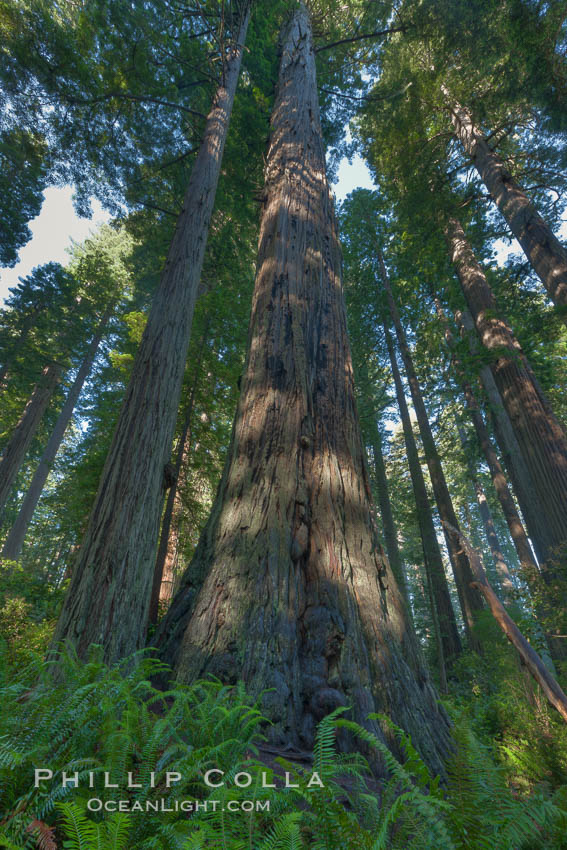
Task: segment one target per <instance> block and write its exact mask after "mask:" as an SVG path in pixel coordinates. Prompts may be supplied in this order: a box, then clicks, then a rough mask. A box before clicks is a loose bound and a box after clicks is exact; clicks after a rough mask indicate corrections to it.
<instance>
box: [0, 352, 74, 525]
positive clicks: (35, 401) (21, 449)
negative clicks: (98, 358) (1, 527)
mask: <svg viewBox="0 0 567 850" xmlns="http://www.w3.org/2000/svg"><path fill="white" fill-rule="evenodd" d="M60 376H61V367H60V365H59V364H58V363H50V364H49V365H48V366H46V367H45V368H44V369H43V372H42V374H41V378H40V379H39V381H38V382H37V384H36V385H35V387H34V389H33V392H32V394H31V396H30V397H29V400H28V403H27V404H26V407H25V410H24V412H23V413H22V415H21V417H20V420H19V422H18V424H17V425H16V427H15V429H14V431H13V433H12V436H11V437H10V440H9V442H8V444H7V446H6V448H5V449H4V453H3V455H2V459H1V460H0V523H1V522H2V518H3V516H4V511H5V509H6V503H7V501H8V499H9V497H10V493H11V491H12V487H13V486H14V483H15V481H16V477H17V475H18V472H19V471H20V467H21V465H22V463H23V462H24V458H25V456H26V453H27V450H28V449H29V447H30V445H31V442H32V440H33V438H34V437H35V435H36V434H37V430H38V428H39V426H40V423H41V420H42V419H43V415H44V413H45V411H46V410H47V408H48V407H49V402H50V401H51V398H52V396H53V393H54V392H55V388H56V386H57V383H58V381H59V378H60Z"/></svg>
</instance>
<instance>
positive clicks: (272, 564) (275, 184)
mask: <svg viewBox="0 0 567 850" xmlns="http://www.w3.org/2000/svg"><path fill="white" fill-rule="evenodd" d="M280 43H281V45H282V52H281V63H280V73H279V82H278V89H277V94H276V101H275V105H274V110H273V113H272V134H271V143H270V148H269V153H268V159H267V165H266V173H265V180H266V193H265V197H266V202H265V206H264V209H263V215H262V223H261V229H260V242H259V249H258V265H257V274H256V283H255V290H254V297H253V304H252V317H251V324H250V333H249V348H248V357H247V363H246V368H245V373H244V376H243V380H242V392H241V397H240V401H239V405H238V410H237V414H236V420H235V424H234V429H233V437H232V441H231V446H230V449H229V456H228V460H227V465H226V467H225V471H224V474H223V478H222V481H221V485H220V488H219V492H218V494H217V498H216V500H215V503H214V505H213V508H212V511H211V515H210V518H209V521H208V523H207V526H206V528H205V530H204V532H203V534H202V537H201V540H200V543H199V545H198V547H197V551H196V553H195V557H194V559H193V562H192V564H191V565H190V567H189V568H188V570H187V572H186V574H185V576H184V578H183V580H182V585H181V588H180V590H179V591H178V593H177V595H176V597H175V599H174V600H173V603H172V605H171V607H170V609H169V611H168V613H167V614H166V616H165V618H164V619H163V620H162V622H161V624H160V627H159V628H158V634H157V643H158V645H159V646H160V648H161V654H162V657H163V658H164V659H165V660H167V661H170V662H173V664H174V665H175V669H176V672H177V676H178V678H179V679H180V680H181V681H192V680H194V679H196V678H198V677H201V676H203V675H207V674H210V673H212V674H216V675H217V676H219V677H220V678H221V679H222V680H224V681H229V682H234V681H236V680H237V679H239V678H240V679H243V680H244V682H245V684H246V686H247V688H248V689H249V691H250V692H251V693H256V694H257V693H259V692H260V691H262V690H264V689H265V688H272V689H273V690H272V691H271V692H270V693H267V694H265V697H264V711H265V712H267V713H268V715H269V716H270V719H271V720H272V723H273V725H272V726H270V728H269V730H268V734H269V736H270V738H271V739H272V740H274V741H279V742H282V743H284V742H285V743H295V744H299V745H301V746H312V744H313V736H314V730H315V725H316V723H317V721H318V720H319V719H320V718H321V717H323V715H325V714H326V713H328V712H329V711H331V710H332V709H333V708H335V707H336V706H338V705H343V704H344V705H350V706H353V709H352V711H353V715H354V717H355V719H356V720H357V721H359V722H361V723H363V724H364V725H365V726H367V727H369V728H372V729H374V731H375V732H376V733H377V734H378V735H379V736H380V737H381V738H382V739H383V740H384V739H386V740H388V743H389V744H390V745H391V746H392V747H393V748H395V747H396V744H395V743H394V742H393V741H392V739H391V737H389V736H388V733H386V734H385V733H384V732H383V731H382V730H381V729H380V727H379V723H378V722H377V721H375V720H369V719H367V717H368V713H369V712H372V711H376V710H379V711H380V710H382V711H383V710H385V711H387V712H388V714H389V715H390V716H391V717H392V718H393V719H394V720H395V722H396V723H399V724H400V725H401V726H402V727H403V728H405V729H407V730H408V731H410V730H411V734H412V740H413V742H414V744H415V745H416V746H417V748H418V749H419V750H420V751H421V752H422V754H423V755H424V757H425V759H426V760H427V762H428V763H429V764H434V765H436V769H437V768H438V767H440V761H439V756H440V755H441V753H443V752H444V750H445V747H446V729H447V727H446V722H445V720H444V718H443V716H442V713H440V711H439V709H438V707H437V705H436V703H435V697H434V692H433V690H432V687H431V685H430V682H429V680H428V678H427V673H426V670H425V667H424V665H423V661H422V658H421V654H420V652H419V650H418V647H417V642H416V639H415V636H414V634H413V630H412V629H411V627H410V625H409V622H408V619H407V614H406V606H405V604H404V602H403V599H402V597H401V595H400V592H399V590H398V588H397V586H396V582H395V579H394V576H393V573H392V571H391V568H390V566H389V564H388V562H387V559H386V558H385V557H384V555H383V553H382V550H381V547H380V545H379V543H378V540H377V536H376V529H375V526H374V522H373V518H372V510H371V504H370V487H369V482H368V478H367V474H366V466H365V463H364V450H363V446H362V441H361V437H360V430H359V425H358V420H357V414H356V404H355V396H354V385H353V373H352V365H351V358H350V352H349V346H348V339H347V330H346V317H345V308H344V300H343V294H342V285H341V277H340V267H341V256H340V247H339V243H338V238H337V233H336V223H335V216H334V210H333V200H332V197H331V194H330V192H329V187H328V184H327V178H326V173H325V151H324V147H323V141H322V136H321V126H320V120H319V105H318V101H317V84H316V76H315V54H314V50H313V44H312V36H311V25H310V19H309V13H308V11H307V9H306V7H305V5H304V4H303V3H299V4H298V5H297V6H296V8H295V10H294V12H293V15H292V18H291V20H290V22H289V24H288V25H287V26H286V28H285V30H284V32H283V34H282V39H281V42H280ZM441 769H442V768H441Z"/></svg>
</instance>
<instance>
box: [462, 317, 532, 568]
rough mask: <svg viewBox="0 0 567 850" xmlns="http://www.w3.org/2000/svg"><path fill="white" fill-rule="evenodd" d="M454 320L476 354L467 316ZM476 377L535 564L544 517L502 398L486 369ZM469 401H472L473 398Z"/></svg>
mask: <svg viewBox="0 0 567 850" xmlns="http://www.w3.org/2000/svg"><path fill="white" fill-rule="evenodd" d="M455 317H456V319H457V323H458V324H459V326H460V327H461V329H462V330H463V332H464V333H465V334H466V336H467V338H468V341H469V346H470V349H471V352H473V353H477V352H478V346H479V341H478V337H477V335H476V331H475V326H474V320H473V318H472V316H471V314H470V313H469V311H468V310H464V311H463V312H462V313H461V312H460V311H457V313H456V314H455ZM479 377H480V381H481V384H482V387H483V389H484V391H485V393H486V397H487V399H488V409H489V413H490V417H491V423H492V427H493V430H494V434H495V437H496V441H497V443H498V445H499V447H500V450H501V452H502V460H503V462H504V465H505V467H506V470H507V472H508V475H509V477H510V481H511V483H512V488H513V490H514V493H515V495H516V497H517V499H518V503H519V506H520V510H521V511H522V515H523V517H524V520H525V523H526V527H527V531H528V533H529V536H530V540H531V546H533V549H534V552H535V555H536V556H537V559H538V561H539V562H541V561H543V559H544V553H545V539H546V533H545V516H544V515H543V514H542V513H541V510H540V508H539V506H538V504H537V502H536V501H535V500H534V499H533V493H534V489H535V488H534V485H533V483H532V480H531V475H530V473H529V471H528V468H527V466H526V464H525V462H524V459H523V457H522V452H521V450H520V446H519V444H518V441H517V439H516V436H515V434H514V429H513V427H512V423H511V422H510V418H509V416H508V414H507V413H506V410H505V409H504V404H503V401H502V397H501V395H500V393H499V391H498V387H497V386H496V382H495V380H494V376H493V374H492V372H491V370H490V366H488V365H486V364H485V365H483V366H482V367H481V369H480V372H479ZM471 397H472V398H474V396H471ZM483 424H484V423H483ZM475 427H476V426H475Z"/></svg>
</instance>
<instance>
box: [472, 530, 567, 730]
mask: <svg viewBox="0 0 567 850" xmlns="http://www.w3.org/2000/svg"><path fill="white" fill-rule="evenodd" d="M458 534H459V536H460V538H461V540H462V543H463V546H464V548H465V549H466V551H467V553H468V556H469V559H470V562H471V566H472V568H473V571H474V576H475V579H476V581H475V584H476V586H477V587H478V589H479V591H480V592H481V593H482V595H483V596H484V598H485V599H486V601H487V603H488V607H489V608H490V611H491V613H492V615H493V617H494V619H495V620H496V622H497V623H498V625H499V626H500V628H501V629H502V631H503V632H504V634H505V635H506V637H507V638H508V640H509V641H510V643H511V644H512V646H513V647H514V649H515V650H516V651H517V652H518V654H519V656H520V658H521V659H522V661H523V662H524V664H525V665H526V667H527V668H528V670H529V671H530V673H531V674H532V676H533V677H534V679H535V681H536V682H537V683H538V685H539V686H540V687H541V689H542V691H543V692H544V694H545V696H546V697H547V699H548V701H549V702H550V703H551V705H552V706H553V707H554V708H555V709H557V711H558V712H559V714H560V715H561V717H562V718H563V720H565V722H566V723H567V696H566V695H565V694H564V693H563V691H562V689H561V687H560V685H559V683H558V682H557V680H556V679H555V678H554V677H553V676H552V675H551V673H550V672H549V670H548V669H547V667H546V666H545V664H544V663H543V661H542V660H541V658H540V657H539V655H538V654H537V652H536V651H535V650H534V649H533V648H532V646H531V645H530V644H529V643H528V641H527V640H526V639H525V637H524V636H523V634H522V633H521V631H520V630H519V628H518V627H517V626H516V624H515V622H514V621H513V620H512V618H511V617H510V615H509V614H508V612H507V611H506V609H505V608H504V606H503V605H502V603H501V602H500V600H499V599H498V596H497V595H496V593H495V592H494V590H493V589H492V587H491V586H490V583H489V581H488V579H487V578H486V573H485V571H484V567H483V566H482V561H481V560H480V557H479V555H478V553H477V552H475V550H474V549H473V548H472V546H471V544H470V543H469V541H468V540H467V538H466V537H465V536H464V535H463V534H462V533H461V532H458Z"/></svg>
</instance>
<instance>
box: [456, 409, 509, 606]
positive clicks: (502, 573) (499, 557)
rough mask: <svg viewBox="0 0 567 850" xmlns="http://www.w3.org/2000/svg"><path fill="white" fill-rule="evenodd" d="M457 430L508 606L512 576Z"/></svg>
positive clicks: (464, 441)
mask: <svg viewBox="0 0 567 850" xmlns="http://www.w3.org/2000/svg"><path fill="white" fill-rule="evenodd" d="M457 430H458V432H459V438H460V440H461V446H462V447H463V451H464V452H465V456H466V462H467V468H468V472H469V478H470V480H471V483H472V486H473V489H474V493H475V497H476V501H477V504H478V509H479V512H480V518H481V520H482V526H483V528H484V534H485V537H486V540H487V542H488V546H489V549H490V554H491V555H492V560H493V562H494V567H495V569H496V576H497V578H498V583H499V585H500V589H501V592H502V598H503V601H504V602H505V603H506V604H510V603H512V602H514V582H513V581H512V576H511V575H510V568H509V567H508V562H507V561H506V558H505V557H504V554H503V552H502V547H501V545H500V540H499V539H498V534H497V533H496V527H495V525H494V519H493V516H492V511H491V510H490V507H489V505H488V501H487V499H486V494H485V492H484V488H483V486H482V484H481V483H480V481H479V479H478V476H477V473H476V470H475V468H474V464H473V462H472V460H471V458H470V456H469V454H468V440H467V435H466V433H465V431H464V428H463V426H462V425H461V424H460V423H459V422H457Z"/></svg>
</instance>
